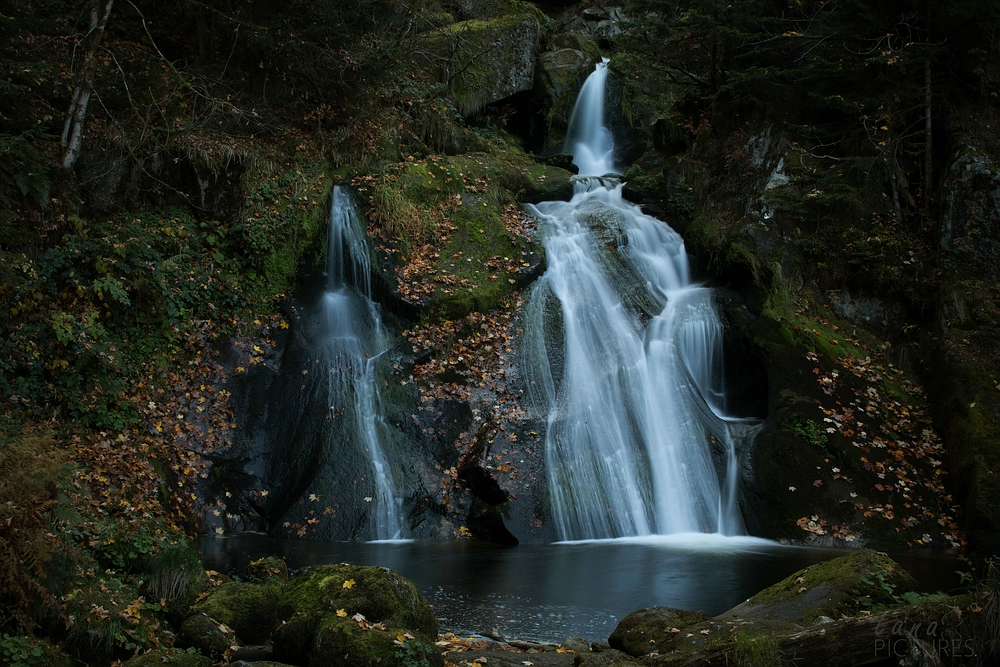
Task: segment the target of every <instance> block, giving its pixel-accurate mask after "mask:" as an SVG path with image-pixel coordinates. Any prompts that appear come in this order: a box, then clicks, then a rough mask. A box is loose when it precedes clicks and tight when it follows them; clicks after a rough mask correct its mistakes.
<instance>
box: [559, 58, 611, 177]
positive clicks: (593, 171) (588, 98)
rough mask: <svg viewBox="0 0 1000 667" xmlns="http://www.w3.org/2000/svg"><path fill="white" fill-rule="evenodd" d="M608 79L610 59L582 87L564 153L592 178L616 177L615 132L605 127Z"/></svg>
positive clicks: (574, 109)
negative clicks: (612, 136) (612, 134)
mask: <svg viewBox="0 0 1000 667" xmlns="http://www.w3.org/2000/svg"><path fill="white" fill-rule="evenodd" d="M607 79H608V59H607V58H605V59H604V60H603V62H601V63H598V65H597V68H596V69H595V70H594V72H593V74H591V75H590V76H589V77H587V80H586V81H584V82H583V87H582V88H580V95H579V97H577V98H576V104H575V105H574V106H573V114H572V115H571V116H570V120H569V131H568V132H567V133H566V141H565V143H564V144H563V150H564V151H566V152H567V153H571V154H572V155H573V164H575V165H576V166H577V167H579V168H580V173H581V174H585V175H589V176H603V175H604V174H614V173H617V172H616V171H615V167H614V163H613V161H612V153H613V152H614V143H613V141H612V138H611V131H610V130H608V128H607V127H605V125H604V88H605V84H606V82H607Z"/></svg>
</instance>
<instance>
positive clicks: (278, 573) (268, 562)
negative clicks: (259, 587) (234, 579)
mask: <svg viewBox="0 0 1000 667" xmlns="http://www.w3.org/2000/svg"><path fill="white" fill-rule="evenodd" d="M247 575H248V576H249V577H250V580H251V581H253V582H255V583H263V584H267V583H277V584H286V583H288V565H287V564H286V563H285V560H284V559H283V558H279V557H277V556H267V557H265V558H261V559H260V560H255V561H253V562H252V563H250V566H249V567H248V568H247Z"/></svg>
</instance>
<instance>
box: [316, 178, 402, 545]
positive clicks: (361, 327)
mask: <svg viewBox="0 0 1000 667" xmlns="http://www.w3.org/2000/svg"><path fill="white" fill-rule="evenodd" d="M327 253H328V254H327V279H326V291H325V292H324V294H323V303H322V313H323V318H324V323H323V324H324V326H325V328H324V336H325V339H324V345H323V346H322V351H321V354H322V357H323V359H324V361H325V363H326V364H327V367H328V369H329V370H328V373H329V383H328V387H329V405H330V413H331V418H332V419H335V420H337V419H339V420H344V421H345V422H346V424H345V428H342V429H337V431H338V432H339V433H341V434H345V435H346V437H348V438H353V440H354V443H353V444H354V445H355V446H357V447H359V448H361V449H363V450H364V453H365V454H366V455H367V457H368V458H369V460H370V461H371V465H372V480H373V481H374V486H375V491H374V495H373V496H368V497H365V499H364V500H365V502H368V503H370V504H371V511H370V513H369V516H370V519H369V525H370V533H371V535H372V536H373V537H374V538H375V539H378V540H386V539H398V538H401V537H403V520H402V516H401V505H402V499H401V498H400V497H399V494H398V493H397V491H396V485H395V483H394V481H393V475H392V468H391V467H390V464H389V460H388V458H387V456H386V452H385V450H384V448H383V445H382V443H383V442H384V438H383V434H384V433H385V432H386V430H387V427H386V424H385V422H384V419H383V412H382V405H381V403H382V398H381V395H380V393H379V381H378V379H379V370H380V369H379V366H380V362H381V360H382V358H383V355H384V353H385V352H386V350H387V349H388V346H389V343H388V337H387V335H386V332H385V329H384V328H383V326H382V319H381V316H380V314H379V309H378V306H377V305H376V304H375V303H374V302H373V301H372V300H371V285H370V270H369V256H368V243H367V238H366V236H365V231H364V225H363V224H362V218H361V216H360V215H359V213H358V211H357V209H356V207H355V204H354V201H353V199H352V197H351V194H350V191H348V190H347V189H346V188H343V187H341V186H337V187H335V188H334V190H333V202H332V204H331V207H330V228H329V247H328V250H327ZM350 444H351V443H339V442H337V443H335V442H330V443H328V447H329V448H331V449H332V448H333V447H334V446H345V445H346V446H350Z"/></svg>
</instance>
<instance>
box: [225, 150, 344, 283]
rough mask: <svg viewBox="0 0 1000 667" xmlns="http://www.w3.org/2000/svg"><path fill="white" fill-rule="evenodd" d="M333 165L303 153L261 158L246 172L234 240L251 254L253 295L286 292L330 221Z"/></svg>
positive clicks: (249, 273) (250, 274) (232, 236)
mask: <svg viewBox="0 0 1000 667" xmlns="http://www.w3.org/2000/svg"><path fill="white" fill-rule="evenodd" d="M329 171H330V168H329V165H328V164H327V163H326V162H325V161H323V160H322V159H320V158H318V157H315V156H310V155H307V154H304V153H300V154H299V155H297V159H295V160H291V161H288V162H285V163H274V162H266V161H259V162H257V163H255V164H254V166H253V168H251V169H248V170H247V172H246V173H245V174H244V177H243V190H244V192H245V193H246V194H245V199H244V204H243V211H242V214H241V219H240V222H239V224H238V225H236V227H234V229H233V231H234V232H236V234H235V235H233V234H231V235H230V236H231V238H232V239H233V242H236V240H237V239H238V242H239V243H240V245H242V246H243V248H242V250H243V251H244V252H246V253H248V254H249V255H250V260H251V261H250V264H251V266H250V270H249V271H248V275H249V277H250V280H251V284H252V285H253V287H252V288H251V289H249V290H248V291H249V293H250V296H251V298H253V299H258V300H268V299H270V298H271V297H273V296H274V295H276V294H283V293H285V292H286V291H287V290H288V289H289V288H290V287H291V286H292V285H293V284H294V281H295V280H296V278H297V277H298V275H299V274H300V273H301V269H302V266H303V264H304V263H308V262H309V261H314V260H315V259H316V258H311V259H310V258H308V257H307V253H308V251H309V250H310V248H315V247H316V246H317V240H318V239H320V238H322V237H321V234H322V231H323V229H324V228H325V227H326V222H327V217H328V215H327V202H328V201H329V198H330V192H331V190H332V188H333V180H332V179H331V178H330V176H329V175H328V172H329Z"/></svg>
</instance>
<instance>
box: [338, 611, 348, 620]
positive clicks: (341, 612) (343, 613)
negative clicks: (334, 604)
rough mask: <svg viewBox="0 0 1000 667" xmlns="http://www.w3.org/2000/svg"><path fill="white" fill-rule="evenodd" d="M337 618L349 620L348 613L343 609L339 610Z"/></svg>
mask: <svg viewBox="0 0 1000 667" xmlns="http://www.w3.org/2000/svg"><path fill="white" fill-rule="evenodd" d="M337 616H339V617H340V618H347V612H346V611H345V610H343V609H338V610H337Z"/></svg>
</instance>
